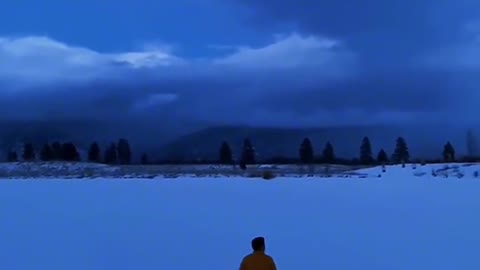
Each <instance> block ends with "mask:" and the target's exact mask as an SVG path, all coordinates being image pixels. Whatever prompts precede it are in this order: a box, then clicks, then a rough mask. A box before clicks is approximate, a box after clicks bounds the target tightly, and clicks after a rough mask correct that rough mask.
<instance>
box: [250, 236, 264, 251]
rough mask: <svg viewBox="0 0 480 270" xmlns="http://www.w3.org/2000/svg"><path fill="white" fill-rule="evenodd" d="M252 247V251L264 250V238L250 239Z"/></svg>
mask: <svg viewBox="0 0 480 270" xmlns="http://www.w3.org/2000/svg"><path fill="white" fill-rule="evenodd" d="M252 249H253V251H264V250H265V238H263V237H256V238H254V239H253V240H252Z"/></svg>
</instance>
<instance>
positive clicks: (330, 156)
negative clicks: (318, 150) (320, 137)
mask: <svg viewBox="0 0 480 270" xmlns="http://www.w3.org/2000/svg"><path fill="white" fill-rule="evenodd" d="M322 158H323V162H325V163H330V164H331V163H334V162H335V152H334V150H333V145H332V144H331V143H330V142H327V144H326V145H325V148H324V149H323V155H322Z"/></svg>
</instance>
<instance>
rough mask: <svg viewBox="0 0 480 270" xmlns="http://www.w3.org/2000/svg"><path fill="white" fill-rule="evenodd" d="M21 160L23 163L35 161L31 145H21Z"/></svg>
mask: <svg viewBox="0 0 480 270" xmlns="http://www.w3.org/2000/svg"><path fill="white" fill-rule="evenodd" d="M22 158H23V160H24V161H33V160H35V149H34V148H33V144H31V143H25V144H24V145H23V155H22Z"/></svg>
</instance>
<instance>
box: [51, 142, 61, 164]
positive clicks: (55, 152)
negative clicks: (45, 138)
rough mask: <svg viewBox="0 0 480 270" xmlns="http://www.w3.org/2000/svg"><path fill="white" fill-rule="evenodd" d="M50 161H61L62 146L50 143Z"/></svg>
mask: <svg viewBox="0 0 480 270" xmlns="http://www.w3.org/2000/svg"><path fill="white" fill-rule="evenodd" d="M51 149H52V159H53V160H62V158H63V153H62V144H60V143H59V142H54V143H52V147H51Z"/></svg>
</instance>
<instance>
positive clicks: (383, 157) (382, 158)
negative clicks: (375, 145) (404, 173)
mask: <svg viewBox="0 0 480 270" xmlns="http://www.w3.org/2000/svg"><path fill="white" fill-rule="evenodd" d="M377 162H378V163H380V164H386V163H388V155H387V153H386V152H385V150H383V149H380V151H379V152H378V155H377Z"/></svg>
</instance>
